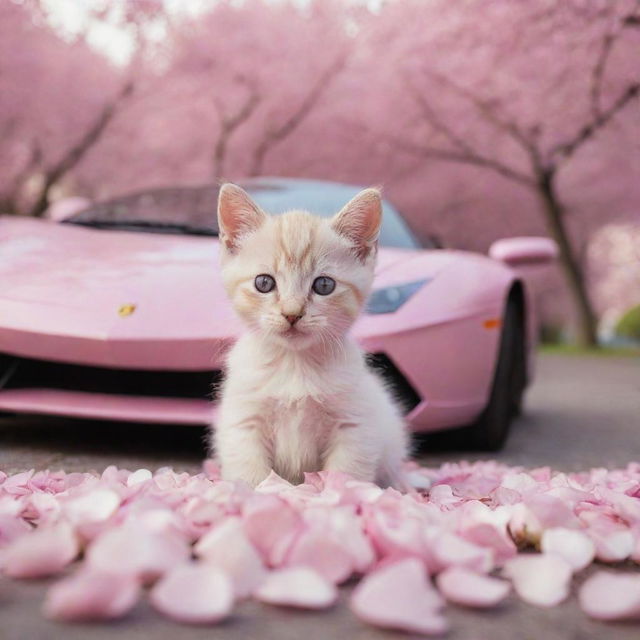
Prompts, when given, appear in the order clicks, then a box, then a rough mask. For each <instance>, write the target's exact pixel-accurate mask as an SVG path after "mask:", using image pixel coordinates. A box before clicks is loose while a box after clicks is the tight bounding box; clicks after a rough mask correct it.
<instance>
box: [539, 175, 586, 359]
mask: <svg viewBox="0 0 640 640" xmlns="http://www.w3.org/2000/svg"><path fill="white" fill-rule="evenodd" d="M554 180H555V170H548V171H544V172H541V173H540V175H539V178H538V189H539V196H540V198H541V200H542V205H543V209H544V214H545V220H546V222H547V226H548V228H549V231H550V232H551V235H552V237H553V239H554V240H555V242H556V244H557V245H558V250H559V259H560V265H561V266H562V270H563V272H564V275H565V278H566V281H567V284H568V285H569V290H570V292H571V295H572V297H573V299H574V302H575V308H576V310H577V312H578V318H577V319H578V335H577V342H578V344H580V345H581V346H585V347H597V346H598V337H597V322H598V321H597V318H596V314H595V311H594V310H593V306H592V305H591V301H590V300H589V295H588V293H587V288H586V286H585V282H584V277H583V274H582V272H581V270H580V267H579V265H578V262H577V260H576V257H575V255H574V252H573V247H572V246H571V242H570V240H569V236H568V234H567V230H566V227H565V224H564V219H563V217H564V216H563V214H564V209H563V207H562V204H561V202H560V199H559V197H558V194H557V192H556V186H555V181H554Z"/></svg>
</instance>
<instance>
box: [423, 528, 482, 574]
mask: <svg viewBox="0 0 640 640" xmlns="http://www.w3.org/2000/svg"><path fill="white" fill-rule="evenodd" d="M431 550H432V552H433V557H434V560H435V561H436V562H437V563H438V565H439V566H438V567H437V570H441V569H444V568H447V567H450V566H464V567H467V568H468V569H473V570H475V571H479V572H481V573H487V572H489V571H491V569H493V553H492V551H491V549H488V548H486V547H480V546H478V545H475V544H473V543H472V542H468V541H467V540H465V539H464V538H461V537H460V536H457V535H456V534H454V533H448V532H447V533H438V534H437V535H436V536H435V540H434V541H433V545H432V547H431Z"/></svg>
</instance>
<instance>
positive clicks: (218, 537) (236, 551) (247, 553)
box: [194, 518, 266, 598]
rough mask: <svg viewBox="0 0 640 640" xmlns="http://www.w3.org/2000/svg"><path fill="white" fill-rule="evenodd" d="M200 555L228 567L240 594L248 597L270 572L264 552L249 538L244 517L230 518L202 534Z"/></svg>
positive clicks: (198, 546)
mask: <svg viewBox="0 0 640 640" xmlns="http://www.w3.org/2000/svg"><path fill="white" fill-rule="evenodd" d="M194 551H195V553H196V555H197V556H199V557H201V558H202V559H203V560H205V561H206V562H207V564H211V565H213V566H216V567H218V568H219V569H222V570H224V571H225V572H226V573H227V575H228V576H229V577H230V578H231V581H232V583H233V589H234V592H235V595H236V597H237V598H246V597H248V596H249V595H251V593H252V592H253V591H254V590H255V589H256V588H257V587H258V585H259V584H260V583H261V582H262V581H263V580H264V578H265V576H266V569H265V566H264V564H263V563H262V558H261V557H260V554H259V553H258V552H257V551H256V549H255V548H254V546H253V545H252V544H251V543H250V542H249V539H248V538H247V536H246V534H245V532H244V529H243V525H242V521H241V519H240V518H229V519H228V520H227V521H226V522H223V523H222V524H219V525H218V526H217V527H215V528H214V529H212V530H211V531H209V533H207V534H205V535H204V536H202V538H200V540H199V541H198V543H197V544H196V545H195V547H194Z"/></svg>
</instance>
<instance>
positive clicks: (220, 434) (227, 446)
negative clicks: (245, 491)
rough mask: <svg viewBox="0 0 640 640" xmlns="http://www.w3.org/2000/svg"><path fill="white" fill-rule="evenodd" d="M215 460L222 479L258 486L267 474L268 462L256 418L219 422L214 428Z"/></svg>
mask: <svg viewBox="0 0 640 640" xmlns="http://www.w3.org/2000/svg"><path fill="white" fill-rule="evenodd" d="M215 429H216V430H215V434H214V442H215V450H216V457H217V459H218V461H219V463H220V469H221V472H222V477H223V478H224V479H225V480H242V481H244V482H246V483H247V484H248V485H249V486H251V487H255V486H256V485H258V484H260V483H261V482H262V481H263V480H264V479H265V478H266V477H267V476H268V475H269V473H270V471H271V459H270V456H269V452H268V450H267V447H266V446H265V443H264V438H263V434H262V429H261V424H260V422H259V420H257V419H245V420H243V421H241V422H237V423H234V422H231V423H229V422H226V421H224V420H223V421H220V422H219V423H218V424H217V425H216V428H215Z"/></svg>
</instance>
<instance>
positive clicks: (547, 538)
mask: <svg viewBox="0 0 640 640" xmlns="http://www.w3.org/2000/svg"><path fill="white" fill-rule="evenodd" d="M540 548H541V549H542V551H543V552H544V553H557V554H558V555H559V556H561V557H562V558H564V559H565V560H566V561H567V562H568V563H569V564H570V565H571V567H572V569H573V570H574V571H581V570H582V569H584V568H585V567H587V566H588V565H590V564H591V563H592V562H593V558H594V557H595V553H596V549H595V545H594V544H593V542H591V540H590V539H589V536H587V535H586V534H584V533H582V531H575V530H573V529H563V528H561V527H557V528H555V529H547V530H546V531H544V532H543V534H542V540H541V542H540Z"/></svg>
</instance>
